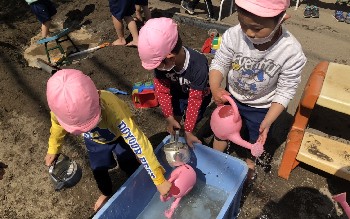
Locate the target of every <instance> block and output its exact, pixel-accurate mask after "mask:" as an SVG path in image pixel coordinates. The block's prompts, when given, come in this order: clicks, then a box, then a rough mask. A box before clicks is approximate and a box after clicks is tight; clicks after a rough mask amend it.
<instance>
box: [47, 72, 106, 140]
mask: <svg viewBox="0 0 350 219" xmlns="http://www.w3.org/2000/svg"><path fill="white" fill-rule="evenodd" d="M46 96H47V102H48V104H49V107H50V109H51V111H52V112H53V113H54V114H55V115H56V118H57V120H58V122H59V123H60V125H61V126H62V127H63V128H64V129H65V130H66V131H67V132H70V133H72V134H75V135H79V134H81V133H84V132H87V131H90V130H91V129H93V128H94V127H95V126H96V125H97V123H98V122H99V119H100V116H101V107H100V98H99V94H98V90H97V89H96V86H95V84H94V82H93V81H92V80H91V78H90V77H88V76H87V75H85V74H84V73H83V72H81V71H79V70H75V69H63V70H60V71H58V72H56V73H55V74H54V75H53V76H52V77H51V78H50V79H49V80H48V82H47V90H46Z"/></svg>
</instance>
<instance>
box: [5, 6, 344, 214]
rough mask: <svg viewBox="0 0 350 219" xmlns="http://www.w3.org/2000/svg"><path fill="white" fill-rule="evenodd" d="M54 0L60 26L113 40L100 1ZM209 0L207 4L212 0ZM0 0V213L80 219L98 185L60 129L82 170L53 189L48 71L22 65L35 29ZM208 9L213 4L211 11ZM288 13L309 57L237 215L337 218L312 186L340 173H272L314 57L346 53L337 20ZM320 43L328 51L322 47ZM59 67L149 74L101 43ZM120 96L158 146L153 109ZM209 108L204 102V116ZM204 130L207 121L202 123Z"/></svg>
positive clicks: (334, 189)
mask: <svg viewBox="0 0 350 219" xmlns="http://www.w3.org/2000/svg"><path fill="white" fill-rule="evenodd" d="M55 2H56V3H57V4H58V11H59V12H58V14H57V16H56V17H55V22H56V23H59V24H62V27H79V28H78V29H80V30H83V29H84V30H86V31H88V33H89V36H90V35H91V36H92V38H91V39H93V40H91V42H96V43H101V42H106V41H108V42H112V41H113V40H114V39H115V37H116V33H115V30H114V29H113V25H112V21H111V18H110V13H109V8H108V1H98V0H88V1H84V3H82V2H81V1H71V0H58V1H55ZM214 4H215V5H217V4H218V1H215V2H214ZM150 5H151V6H152V7H153V8H155V7H158V8H159V10H158V12H157V13H154V15H159V14H161V13H163V12H167V13H166V14H169V13H170V12H180V11H181V10H180V9H179V8H180V7H179V2H169V1H167V2H165V1H162V2H161V1H156V0H153V1H150ZM0 6H1V8H2V11H1V13H0V18H1V19H0V25H1V26H0V28H1V30H2V31H1V32H2V34H1V36H0V48H1V49H0V103H1V104H0V161H2V162H4V163H6V164H7V165H8V168H7V169H6V174H5V176H4V179H3V180H2V181H0V218H11V219H13V218H72V219H73V218H74V219H76V218H88V217H90V216H91V214H92V209H91V207H92V206H93V204H94V202H95V200H96V198H97V197H98V195H99V194H98V189H97V188H96V185H95V182H94V180H93V177H92V173H91V171H90V168H89V164H88V159H87V153H86V149H85V147H84V145H83V144H82V142H81V139H80V138H74V137H68V138H67V140H66V141H65V144H64V146H63V152H64V153H65V154H67V155H69V156H70V157H71V158H72V159H74V160H75V161H76V162H78V163H79V164H80V165H81V167H82V170H83V177H82V179H81V181H80V182H79V184H77V185H76V186H74V187H72V188H70V189H66V190H63V191H61V192H54V187H53V185H52V184H51V182H50V178H49V175H48V169H47V168H46V167H45V166H44V161H43V159H44V156H45V154H46V150H47V140H48V137H49V129H50V119H49V111H48V107H47V103H46V97H45V90H46V81H47V79H48V78H49V77H50V75H49V74H47V73H45V72H44V71H41V70H39V69H37V68H32V67H29V66H28V63H27V61H26V60H25V59H24V55H23V54H24V51H25V49H26V48H28V46H29V45H30V43H31V38H32V37H33V36H36V35H37V34H38V33H39V32H40V25H39V23H38V22H37V21H36V19H35V17H34V16H33V15H32V14H31V13H30V12H29V7H28V6H27V5H26V4H25V2H24V1H23V2H22V1H20V2H17V1H10V2H6V3H5V2H3V1H2V2H0ZM169 8H170V9H171V8H173V9H172V10H170V9H169ZM200 8H203V5H200ZM217 9H218V8H217V7H216V9H215V10H217ZM321 12H322V11H321ZM201 13H202V14H203V12H201ZM291 13H294V16H295V18H294V20H293V22H290V23H289V24H288V28H290V29H291V31H292V32H293V33H294V35H296V37H297V38H298V39H300V40H301V43H302V45H303V47H304V48H305V51H306V54H307V56H308V58H309V62H308V64H307V66H306V67H305V70H304V72H303V82H302V84H301V86H300V87H301V89H299V90H298V93H297V97H296V100H294V101H293V102H292V103H291V104H290V107H289V109H288V111H286V112H284V113H283V114H282V116H281V117H280V118H279V120H278V121H277V123H276V126H275V128H274V134H273V136H274V137H273V138H272V139H270V141H271V142H270V144H269V145H270V146H269V148H268V150H269V152H270V153H269V156H268V157H267V158H266V160H268V162H266V165H270V168H264V167H265V166H266V165H265V166H264V165H261V166H260V167H259V168H258V179H257V181H256V183H255V184H254V187H253V188H252V189H251V190H250V191H246V192H245V193H244V195H243V200H242V211H241V214H240V218H266V219H267V218H345V216H344V214H342V211H341V209H340V210H339V211H337V212H336V211H334V210H333V206H334V203H333V202H332V201H331V200H330V198H329V197H328V196H325V195H324V193H325V192H323V193H321V192H320V189H321V188H322V189H323V190H322V191H326V192H329V193H330V194H337V193H339V192H344V191H346V189H347V190H348V189H349V188H348V187H346V186H345V185H348V182H346V181H343V180H341V179H338V178H335V177H332V176H329V175H327V174H325V173H322V172H319V171H317V170H315V169H313V168H310V167H308V166H306V165H301V166H299V167H298V168H296V169H295V170H294V171H293V174H292V175H291V177H290V179H289V180H288V181H286V180H283V179H280V178H278V177H277V170H278V166H279V161H280V159H281V156H282V152H283V145H284V141H285V139H286V136H287V133H288V131H289V128H290V125H291V123H292V121H293V117H292V115H293V113H294V110H295V108H296V106H297V100H298V98H300V96H301V91H302V88H303V86H304V85H305V83H306V79H307V78H308V74H309V73H310V72H311V69H312V68H313V66H314V64H315V63H317V62H318V61H320V60H322V59H326V60H331V61H334V60H345V61H344V62H343V61H342V62H343V63H349V61H348V59H347V58H346V57H348V51H349V49H348V44H347V42H348V40H347V39H349V35H347V34H348V33H349V32H346V31H345V30H344V31H342V28H343V26H341V25H344V24H338V23H331V21H330V19H325V21H322V20H318V21H317V22H324V24H322V26H320V25H318V24H317V22H316V23H314V22H315V20H312V21H310V23H307V24H305V22H304V20H303V19H302V11H301V12H300V11H298V12H294V11H292V12H291ZM298 13H299V14H300V16H299V15H298ZM327 13H328V12H327ZM321 15H322V14H321ZM232 20H233V22H232V23H231V24H232V25H233V24H235V22H236V21H235V18H233V19H232ZM303 25H307V26H308V27H305V26H303ZM80 27H83V29H81V28H80ZM310 28H311V29H310ZM332 29H333V30H335V31H332ZM180 30H181V37H182V39H183V41H184V42H185V44H186V45H187V46H189V47H193V48H200V47H201V46H202V43H203V42H204V40H205V38H206V37H207V30H205V29H200V28H197V27H194V26H189V25H186V24H182V23H181V24H180ZM312 31H317V36H315V41H314V42H313V41H312V40H310V39H309V38H310V34H312ZM126 34H128V32H127V31H126ZM320 36H323V39H324V40H325V41H326V42H325V43H323V44H322V43H320V42H323V41H322V40H320V38H319V37H320ZM95 37H97V38H95ZM334 38H335V39H339V41H333V42H337V43H338V42H339V44H336V45H337V46H338V47H337V52H332V51H331V50H332V48H333V47H334V46H335V44H334V43H329V42H330V41H329V39H334ZM89 40H90V39H89ZM77 41H79V43H80V44H79V43H78V44H79V45H82V44H87V43H86V42H83V41H84V40H82V39H78V40H77ZM82 42H83V43H82ZM319 45H323V46H324V48H323V49H322V51H319V50H317V48H318V47H319ZM39 48H40V47H38V49H37V50H38V51H39V50H40V49H39ZM42 49H43V47H42ZM37 50H35V54H37V53H36V52H38V51H37ZM42 51H43V50H42ZM324 51H330V52H329V53H328V54H325V53H324ZM67 67H68V66H67ZM67 67H66V68H67ZM69 68H77V69H80V70H82V71H83V72H85V73H86V74H87V75H89V76H90V77H91V78H92V79H93V80H94V81H95V82H96V85H97V87H98V88H100V89H105V88H109V87H115V88H118V89H121V90H125V91H128V92H129V93H130V92H131V89H132V85H133V83H135V82H137V81H146V80H150V79H151V78H152V73H151V72H148V71H146V70H144V69H143V68H142V66H141V63H140V60H139V58H138V55H137V49H135V48H126V47H106V48H104V49H101V50H98V51H96V52H95V53H93V54H92V55H91V56H90V57H89V58H87V59H84V60H82V61H80V62H78V63H76V64H73V65H71V66H69ZM120 97H121V98H122V99H124V100H125V101H126V102H127V103H128V104H129V106H130V108H131V109H132V110H133V113H134V115H135V116H136V122H137V123H138V124H139V126H140V127H141V129H142V130H143V131H144V132H145V133H146V135H147V136H148V137H149V138H150V140H151V142H152V143H153V145H154V146H156V145H158V144H159V142H160V141H161V140H162V139H163V138H164V137H165V135H166V133H164V131H165V123H164V119H163V116H162V115H161V112H160V110H159V109H158V108H154V109H148V110H138V109H134V108H133V106H132V103H131V98H130V95H127V96H120ZM210 110H212V108H211V109H210ZM209 116H210V112H209V111H208V112H207V113H206V118H205V119H206V120H208V119H209ZM203 124H205V120H204V121H203ZM204 130H206V131H208V130H210V129H209V128H208V127H207V128H204ZM335 132H336V131H335ZM211 139H212V138H211V136H210V135H209V136H207V138H205V143H206V144H208V145H209V144H210V141H211ZM112 175H113V180H114V185H115V189H117V188H119V187H120V185H122V183H123V182H125V180H126V178H125V175H124V174H123V173H122V172H120V171H119V170H112Z"/></svg>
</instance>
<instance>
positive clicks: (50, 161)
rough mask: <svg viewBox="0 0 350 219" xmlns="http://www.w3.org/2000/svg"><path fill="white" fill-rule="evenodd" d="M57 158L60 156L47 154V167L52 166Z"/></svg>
mask: <svg viewBox="0 0 350 219" xmlns="http://www.w3.org/2000/svg"><path fill="white" fill-rule="evenodd" d="M57 156H58V154H46V157H45V165H46V166H48V167H49V166H51V165H52V163H53V161H54V160H55V158H56V157H57Z"/></svg>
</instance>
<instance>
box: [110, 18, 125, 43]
mask: <svg viewBox="0 0 350 219" xmlns="http://www.w3.org/2000/svg"><path fill="white" fill-rule="evenodd" d="M112 20H113V25H114V28H115V31H116V32H117V37H118V39H117V40H115V41H114V42H113V43H112V44H113V45H114V46H123V45H125V44H126V41H125V38H124V24H123V21H122V20H118V19H117V18H115V17H114V16H113V15H112Z"/></svg>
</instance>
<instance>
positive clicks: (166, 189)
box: [156, 180, 172, 198]
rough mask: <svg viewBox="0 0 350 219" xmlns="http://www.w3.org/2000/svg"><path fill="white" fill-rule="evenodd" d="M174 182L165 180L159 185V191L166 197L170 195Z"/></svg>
mask: <svg viewBox="0 0 350 219" xmlns="http://www.w3.org/2000/svg"><path fill="white" fill-rule="evenodd" d="M171 186H172V184H171V182H169V181H168V180H165V181H164V182H163V183H162V184H160V185H157V186H156V187H157V190H158V192H159V193H160V194H161V195H162V196H163V197H164V198H166V197H167V196H168V195H169V191H170V188H171Z"/></svg>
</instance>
